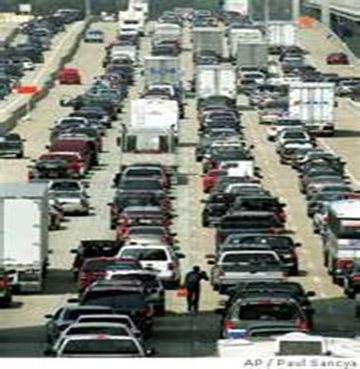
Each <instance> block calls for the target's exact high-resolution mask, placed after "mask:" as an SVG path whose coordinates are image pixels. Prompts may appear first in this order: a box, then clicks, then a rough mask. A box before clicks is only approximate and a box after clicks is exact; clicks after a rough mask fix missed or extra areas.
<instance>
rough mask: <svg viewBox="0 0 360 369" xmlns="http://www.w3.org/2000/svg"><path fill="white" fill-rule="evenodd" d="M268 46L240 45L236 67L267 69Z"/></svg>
mask: <svg viewBox="0 0 360 369" xmlns="http://www.w3.org/2000/svg"><path fill="white" fill-rule="evenodd" d="M268 55H269V51H268V44H267V43H266V42H261V43H253V44H249V43H245V44H243V43H238V47H237V58H236V67H237V68H238V69H240V68H242V67H257V68H266V67H267V65H268Z"/></svg>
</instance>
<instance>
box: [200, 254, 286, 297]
mask: <svg viewBox="0 0 360 369" xmlns="http://www.w3.org/2000/svg"><path fill="white" fill-rule="evenodd" d="M207 257H208V258H212V256H211V255H207ZM208 264H210V265H214V267H213V268H212V270H211V276H210V282H211V284H212V286H213V289H214V290H215V291H219V293H220V294H226V293H227V290H228V289H229V288H231V287H234V286H236V285H237V284H238V283H240V282H242V281H244V280H250V279H251V280H258V279H261V280H267V279H271V280H274V279H280V278H282V277H283V276H284V267H283V264H282V262H281V261H280V258H279V256H278V255H277V254H276V252H274V251H271V250H243V251H225V252H223V253H222V254H220V255H219V256H218V258H217V260H214V259H212V260H208Z"/></svg>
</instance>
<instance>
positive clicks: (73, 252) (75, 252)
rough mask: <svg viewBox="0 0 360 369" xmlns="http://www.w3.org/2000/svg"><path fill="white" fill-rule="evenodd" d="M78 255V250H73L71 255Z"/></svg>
mask: <svg viewBox="0 0 360 369" xmlns="http://www.w3.org/2000/svg"><path fill="white" fill-rule="evenodd" d="M77 253H78V250H76V249H71V250H70V254H77Z"/></svg>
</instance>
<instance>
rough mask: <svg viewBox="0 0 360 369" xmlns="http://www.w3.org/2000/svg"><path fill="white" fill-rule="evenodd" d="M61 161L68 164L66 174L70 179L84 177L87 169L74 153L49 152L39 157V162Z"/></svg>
mask: <svg viewBox="0 0 360 369" xmlns="http://www.w3.org/2000/svg"><path fill="white" fill-rule="evenodd" d="M47 159H62V160H66V161H67V163H68V172H69V174H70V176H71V177H72V178H82V177H84V175H85V173H86V170H87V168H86V167H85V163H84V161H83V159H82V157H81V155H80V154H78V153H76V152H51V153H47V154H43V155H41V156H40V158H39V160H47Z"/></svg>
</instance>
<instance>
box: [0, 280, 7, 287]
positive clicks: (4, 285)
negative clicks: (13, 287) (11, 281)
mask: <svg viewBox="0 0 360 369" xmlns="http://www.w3.org/2000/svg"><path fill="white" fill-rule="evenodd" d="M7 286H8V281H7V280H6V279H0V288H6V287H7Z"/></svg>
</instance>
